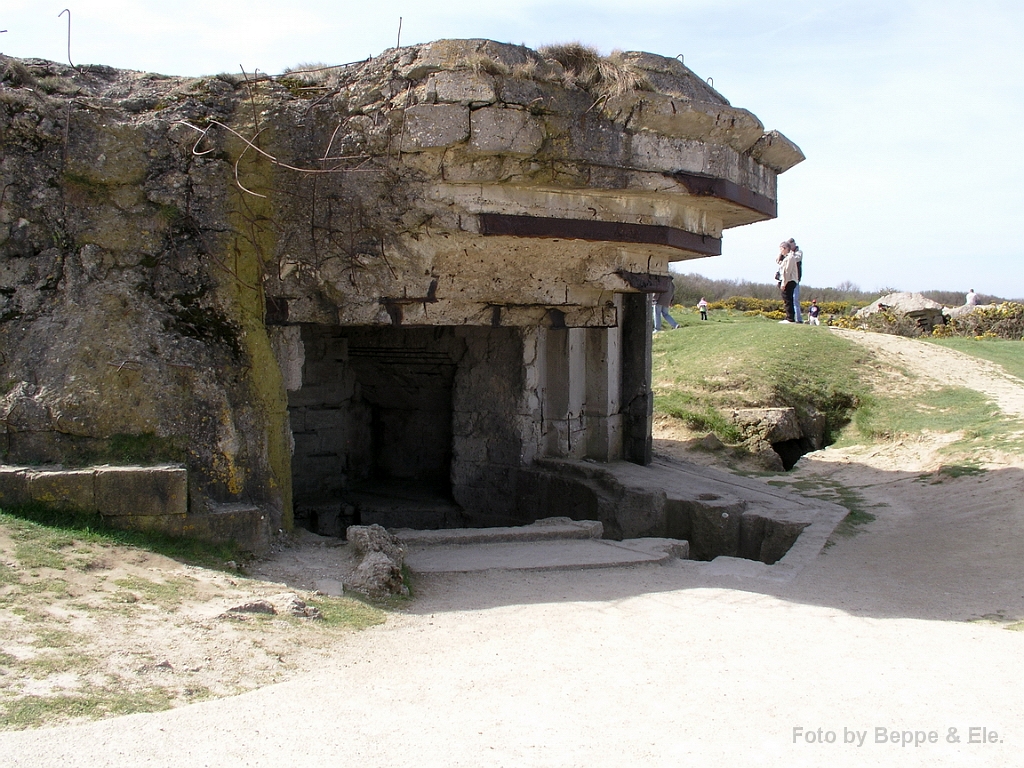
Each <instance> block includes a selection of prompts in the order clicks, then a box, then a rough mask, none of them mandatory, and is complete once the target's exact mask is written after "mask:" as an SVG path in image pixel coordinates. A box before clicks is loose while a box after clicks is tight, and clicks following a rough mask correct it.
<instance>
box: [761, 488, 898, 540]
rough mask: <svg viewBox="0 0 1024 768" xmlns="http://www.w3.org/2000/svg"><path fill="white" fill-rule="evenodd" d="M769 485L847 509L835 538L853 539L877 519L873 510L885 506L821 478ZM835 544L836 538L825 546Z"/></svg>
mask: <svg viewBox="0 0 1024 768" xmlns="http://www.w3.org/2000/svg"><path fill="white" fill-rule="evenodd" d="M768 484H769V485H774V486H776V487H778V488H792V489H793V490H796V491H799V492H800V493H801V494H802V495H803V496H809V497H813V498H816V499H823V500H824V501H830V502H832V503H833V504H838V505H839V506H841V507H843V508H845V509H846V510H847V513H848V514H847V515H846V517H844V518H843V519H842V520H841V521H840V522H839V525H837V526H836V529H835V531H833V536H842V537H843V538H851V537H853V536H856V535H857V534H858V533H860V532H861V531H862V530H863V529H864V527H865V526H867V525H868V524H869V523H872V522H874V520H875V519H876V516H875V514H874V513H873V512H872V511H871V510H873V509H877V508H879V507H882V506H884V505H883V504H869V503H868V502H867V501H866V500H865V499H864V497H863V496H861V495H860V494H859V493H858V492H857V491H856V490H854V489H852V488H847V487H845V486H843V485H840V484H839V483H837V482H835V481H834V480H828V479H825V478H821V477H815V478H806V479H803V480H798V481H796V482H791V481H788V480H769V481H768ZM834 544H835V540H834V538H830V539H829V541H828V542H827V543H826V545H825V546H826V548H828V547H831V546H833V545H834Z"/></svg>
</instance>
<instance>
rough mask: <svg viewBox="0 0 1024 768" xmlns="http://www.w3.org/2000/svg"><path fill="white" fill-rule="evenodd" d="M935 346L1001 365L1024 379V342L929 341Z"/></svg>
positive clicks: (963, 339) (1002, 340) (954, 339)
mask: <svg viewBox="0 0 1024 768" xmlns="http://www.w3.org/2000/svg"><path fill="white" fill-rule="evenodd" d="M929 341H931V342H932V343H933V344H938V345H939V346H942V347H947V348H948V349H955V350H956V351H957V352H963V353H964V354H966V355H971V356H972V357H980V358H981V359H983V360H988V361H990V362H993V363H996V364H997V365H1001V366H1002V367H1003V369H1004V370H1005V371H1006V372H1007V373H1009V374H1011V375H1013V376H1016V377H1017V378H1019V379H1024V342H1020V341H1008V340H1006V339H982V340H977V339H965V338H956V337H953V338H948V339H929Z"/></svg>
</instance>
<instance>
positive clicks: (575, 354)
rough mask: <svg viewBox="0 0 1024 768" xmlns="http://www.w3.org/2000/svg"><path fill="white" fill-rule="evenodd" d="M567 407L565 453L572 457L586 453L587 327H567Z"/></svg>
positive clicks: (575, 457)
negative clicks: (567, 438) (566, 443)
mask: <svg viewBox="0 0 1024 768" xmlns="http://www.w3.org/2000/svg"><path fill="white" fill-rule="evenodd" d="M567 351H568V354H569V370H568V374H569V381H568V387H569V407H568V409H567V410H566V413H565V421H566V434H567V435H568V437H569V445H568V450H567V454H566V455H568V456H571V457H572V458H574V459H582V458H583V457H584V456H586V455H587V430H586V423H585V421H584V416H583V413H584V408H585V406H586V399H587V329H586V328H570V329H569V348H568V350H567Z"/></svg>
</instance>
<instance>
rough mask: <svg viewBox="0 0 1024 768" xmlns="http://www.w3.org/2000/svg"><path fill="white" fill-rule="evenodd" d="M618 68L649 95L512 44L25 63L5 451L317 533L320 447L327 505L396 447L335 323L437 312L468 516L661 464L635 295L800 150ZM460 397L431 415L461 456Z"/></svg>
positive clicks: (688, 254)
mask: <svg viewBox="0 0 1024 768" xmlns="http://www.w3.org/2000/svg"><path fill="white" fill-rule="evenodd" d="M612 64H614V66H615V67H617V68H618V70H617V71H619V72H621V73H623V75H624V76H625V81H627V82H629V83H632V84H631V85H627V86H624V87H618V88H617V87H613V84H612V83H610V82H608V81H605V82H603V84H602V81H601V80H600V78H597V79H596V80H595V79H594V78H590V79H587V78H586V77H584V76H583V75H582V74H581V73H580V72H576V71H575V70H573V69H571V68H570V69H567V68H566V66H564V65H563V64H562V63H559V60H558V57H557V56H554V55H549V56H544V55H540V54H538V53H536V52H534V51H530V50H529V49H526V48H523V47H520V46H511V45H502V44H497V43H493V42H490V41H484V40H444V41H438V42H436V43H431V44H427V45H422V46H412V47H409V48H401V49H394V50H389V51H387V52H385V53H384V54H382V55H381V56H379V57H376V58H373V59H369V60H367V61H365V62H360V63H357V64H353V65H347V66H345V67H339V68H335V69H331V70H327V71H325V72H319V73H310V74H302V73H293V74H291V75H285V76H281V77H276V78H267V77H263V76H261V77H260V78H258V79H251V78H250V79H246V78H244V77H236V76H226V75H221V76H217V77H206V78H189V79H186V78H171V77H163V76H160V75H152V74H143V73H136V72H124V71H117V70H113V69H109V68H106V67H80V68H71V67H66V66H63V65H58V64H55V63H52V62H46V61H40V60H25V61H17V60H13V59H9V58H6V57H0V427H2V429H0V459H3V460H5V461H8V462H44V463H45V462H51V463H63V464H66V465H69V466H83V465H89V464H94V463H100V462H105V461H129V462H160V461H179V462H182V463H183V464H184V465H185V466H187V468H188V471H189V484H190V488H189V494H190V514H193V515H202V514H206V513H209V514H213V513H215V512H216V511H217V510H222V509H223V505H225V504H240V503H243V504H249V505H255V506H256V507H257V508H259V509H262V510H264V511H265V513H266V516H267V519H268V520H269V521H270V525H271V526H272V527H273V528H277V527H288V526H289V525H290V521H291V511H292V468H293V459H292V448H293V445H294V448H295V450H296V456H297V457H299V458H301V459H302V460H303V461H306V460H308V461H309V462H311V463H315V461H319V462H321V463H322V464H323V465H324V467H323V468H322V470H318V473H317V472H313V473H310V472H300V473H299V477H300V480H301V482H302V483H304V484H308V483H312V484H313V485H316V484H318V483H319V484H320V485H319V486H317V487H316V488H310V487H307V485H303V491H302V492H303V493H305V494H310V495H315V494H316V493H321V492H322V493H335V492H336V491H338V490H339V489H341V488H343V487H345V485H346V484H347V483H350V482H352V478H355V477H358V476H360V474H361V473H362V472H363V469H362V468H364V467H365V466H367V465H370V466H373V461H369V460H367V459H366V457H365V455H364V454H365V450H366V448H365V445H362V444H361V441H363V440H364V438H365V436H366V432H367V429H368V427H367V422H366V418H367V412H366V408H365V405H366V401H365V400H360V398H359V397H358V396H357V394H356V389H358V387H357V386H356V384H358V375H357V374H358V373H359V372H358V371H357V370H355V369H354V368H352V367H351V366H349V365H348V364H347V363H346V364H345V365H343V366H342V367H341V368H337V365H340V364H341V363H340V362H339V361H341V360H343V359H344V355H345V353H344V351H343V350H341V347H339V350H338V354H339V356H340V357H339V359H338V360H336V361H334V362H333V363H330V365H335V366H336V369H330V365H328V362H329V361H328V360H327V355H328V352H327V351H326V350H327V348H328V347H330V345H331V344H338V345H341V346H344V345H343V344H342V340H344V339H348V340H349V341H351V338H352V337H351V336H347V335H345V334H341V333H339V332H338V331H337V329H339V328H349V329H353V328H358V327H362V328H409V327H432V328H437V329H447V330H441V331H439V332H440V333H441V335H442V336H444V337H445V338H450V339H451V340H452V343H453V344H455V345H456V346H458V347H459V349H464V351H463V352H460V353H459V354H461V355H462V357H461V358H458V360H457V361H454V362H453V364H454V365H455V370H454V373H453V379H452V381H451V385H450V387H449V386H448V385H447V384H445V385H444V386H441V387H439V388H438V392H441V391H449V390H450V397H451V405H450V409H451V414H452V415H451V422H450V427H449V430H450V453H451V460H450V463H451V467H450V473H449V481H450V484H451V490H452V493H453V494H454V495H455V497H456V499H457V500H458V501H460V502H461V503H464V504H466V505H467V507H468V508H470V509H473V510H484V509H493V510H498V511H499V512H501V513H502V514H503V513H504V512H503V510H512V509H513V508H514V506H515V502H514V496H515V493H516V490H515V481H514V477H515V473H514V472H513V471H512V470H514V469H515V468H516V467H518V466H523V465H525V464H528V463H529V462H530V461H531V460H532V459H533V458H534V457H535V456H538V455H545V454H548V455H557V456H573V457H581V456H592V457H597V458H603V459H612V458H616V457H618V456H619V455H625V456H626V457H628V458H632V459H634V460H639V461H643V460H645V456H647V455H649V450H648V449H647V448H645V433H646V435H647V437H646V440H647V444H648V445H649V414H650V398H649V386H646V388H645V380H644V378H643V377H644V374H643V373H636V372H632V373H630V372H629V371H628V370H627V369H630V368H632V367H635V366H636V365H638V364H642V363H643V362H644V361H645V360H646V359H647V358H646V357H645V354H646V353H645V352H644V348H646V346H647V345H649V338H644V339H643V340H642V341H641V344H642V347H643V348H641V349H636V348H634V346H633V345H634V343H635V342H636V340H637V339H640V337H641V335H642V334H641V333H640V332H639V331H638V330H637V329H636V328H634V329H633V331H630V330H629V328H630V324H629V321H628V316H629V308H630V307H631V306H632V303H631V302H643V301H646V297H645V296H643V291H645V290H651V287H650V286H651V285H652V284H653V283H652V282H651V281H652V280H656V278H657V277H658V276H659V275H660V276H664V275H665V274H667V267H668V263H669V261H671V260H678V259H686V258H696V257H700V256H706V255H713V254H715V253H717V252H718V251H719V249H720V237H721V234H722V231H723V230H724V229H726V228H728V227H731V226H738V225H741V224H746V223H750V222H753V221H758V220H761V219H765V218H769V217H771V216H773V215H774V212H775V195H776V177H777V174H778V173H780V172H782V171H784V170H786V169H787V168H788V167H790V166H791V165H793V164H795V163H796V162H799V161H800V159H802V155H801V154H800V152H799V149H797V148H796V147H795V146H794V145H793V144H792V143H791V142H789V141H788V140H787V139H785V137H783V136H781V135H780V134H777V133H775V132H765V131H764V129H763V127H762V126H761V124H760V123H759V122H758V121H757V119H756V118H755V117H754V116H753V115H751V114H750V113H749V112H746V111H745V110H742V109H737V108H734V107H732V106H731V105H729V103H728V102H727V101H726V100H725V99H724V98H722V97H721V95H719V94H718V93H717V92H715V91H714V90H713V89H711V88H709V87H708V86H707V85H706V84H705V83H704V82H703V81H702V80H701V79H700V78H699V77H697V76H695V75H694V74H693V73H692V72H690V71H689V70H688V69H686V68H685V67H684V66H683V65H682V64H680V63H679V62H678V61H676V60H674V59H666V58H662V57H658V56H652V55H650V54H641V53H629V54H623V55H622V56H621V57H619V58H618V59H616V60H615V61H614V62H612ZM631 297H633V298H631ZM648 314H649V313H648ZM299 326H301V329H299ZM316 328H320V329H334V330H322V331H314V330H310V329H316ZM310 334H312V335H310ZM623 334H626V335H628V336H629V339H630V341H628V342H627V340H626V336H624V335H623ZM634 337H635V338H634ZM411 338H412V337H411V336H410V337H406V339H407V340H408V339H411ZM307 344H308V345H309V346H310V349H313V348H316V350H317V351H315V353H314V354H312V356H311V355H310V353H309V352H310V350H307V349H304V346H305V345H307ZM321 347H323V349H320V348H321ZM452 349H454V347H452ZM331 354H333V352H332V353H331ZM446 354H447V353H446ZM455 357H458V355H456V356H455ZM310 360H313V362H312V363H311V362H310ZM453 360H454V358H453ZM318 366H320V367H323V366H327V368H326V369H324V370H319V369H318ZM346 366H348V367H346ZM328 369H330V370H328ZM335 373H338V374H339V375H340V376H341V380H337V381H336V380H334V379H333V378H332V377H333V376H334V375H335ZM363 376H364V378H366V377H367V376H370V374H369V373H366V372H365V371H364V373H363ZM637 376H639V378H637ZM325 377H326V378H325ZM346 377H347V378H346ZM620 377H621V378H620ZM629 377H632V378H629ZM400 381H401V379H400V377H399V378H397V379H394V380H393V381H392V382H391V384H390V386H395V385H396V384H397V383H399V382H400ZM312 387H321V388H327V389H331V390H332V393H331V394H324V395H323V396H319V395H318V396H317V397H318V398H319V399H314V401H311V404H307V405H304V406H299V405H297V404H296V403H298V402H299V401H301V400H302V398H304V397H306V396H307V395H311V392H312V390H311V389H310V388H312ZM334 390H336V391H334ZM349 390H352V391H351V392H350V391H349ZM289 393H290V394H289ZM332 398H333V399H332ZM290 399H291V408H289V400H290ZM360 403H362V404H360ZM445 407H448V406H445ZM301 408H306V409H307V410H305V411H301ZM332 409H333V410H334V411H339V410H345V413H344V415H342V414H340V413H337V412H334V413H332V412H331V411H332ZM371 410H372V409H371ZM441 410H443V409H440V410H437V409H435V410H434V411H433V412H432V411H431V409H429V408H427V409H424V408H413V409H411V411H412V412H414V413H416V414H418V415H417V416H415V418H417V419H420V420H421V423H420V425H419V430H420V431H421V432H424V433H426V432H434V433H438V435H439V436H438V437H437V439H436V440H435V441H434V442H436V443H437V444H438V445H440V444H441V443H442V442H444V441H445V440H448V439H449V438H448V436H447V433H445V430H444V429H442V428H440V427H439V422H438V418H440V417H439V416H438V415H437V414H438V413H440V411H441ZM300 411H301V412H300ZM313 411H316V413H313ZM430 413H433V415H429V414H430ZM332 418H333V419H336V420H337V422H338V426H329V425H328V423H327V422H324V421H318V422H317V426H316V427H315V428H314V429H310V428H309V425H310V424H311V423H313V421H316V420H317V419H328V420H329V419H332ZM372 418H373V414H372V412H371V413H370V419H371V423H370V428H372V426H373V424H372ZM388 418H397V417H396V416H394V415H392V416H391V417H388ZM431 419H433V421H431ZM439 429H440V432H439V431H438V430H439ZM331 430H335V432H334V433H331ZM385 431H386V430H385ZM406 431H407V432H408V431H414V430H412V428H411V427H410V428H409V429H406ZM371 432H372V429H371ZM371 437H372V435H371ZM332 441H334V442H332ZM341 441H348V442H347V443H346V444H345V446H344V450H342V446H341ZM312 442H316V446H312ZM428 442H429V441H428ZM361 452H362V453H361ZM386 452H387V450H385V453H386ZM427 453H429V451H428V452H426V453H423V456H424V457H425V456H426V455H427ZM441 453H443V450H442V451H441ZM330 456H333V458H331V457H330ZM405 458H408V456H406V457H405ZM314 460H315V461H314ZM424 460H426V459H424ZM431 461H434V465H433V469H434V470H437V469H438V466H439V464H440V463H443V460H438V459H437V457H435V459H432V460H431ZM332 462H333V464H332ZM414 463H415V462H414ZM428 463H429V462H428ZM384 466H387V467H390V469H389V471H390V472H391V473H392V474H395V473H397V472H398V463H396V462H395V461H391V463H390V464H388V463H387V462H386V461H385V464H384ZM420 469H423V470H424V471H426V469H427V468H426V467H420ZM417 471H418V470H417ZM481 514H482V512H481Z"/></svg>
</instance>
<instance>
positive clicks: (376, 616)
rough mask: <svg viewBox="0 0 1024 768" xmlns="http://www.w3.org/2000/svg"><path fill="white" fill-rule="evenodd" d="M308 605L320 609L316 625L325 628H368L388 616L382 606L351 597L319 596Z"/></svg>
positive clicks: (382, 621)
mask: <svg viewBox="0 0 1024 768" xmlns="http://www.w3.org/2000/svg"><path fill="white" fill-rule="evenodd" d="M308 605H310V606H312V607H314V608H317V609H318V610H319V611H320V621H318V622H316V624H315V626H318V627H324V628H334V627H344V628H347V629H366V628H367V627H373V626H376V625H377V624H383V623H384V620H385V619H386V618H387V614H386V613H385V612H384V611H383V610H381V609H380V608H377V607H375V606H372V605H369V604H367V603H364V602H362V601H361V600H356V599H354V598H350V597H318V598H316V599H314V600H310V601H309V602H308ZM299 621H303V620H302V619H299Z"/></svg>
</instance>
